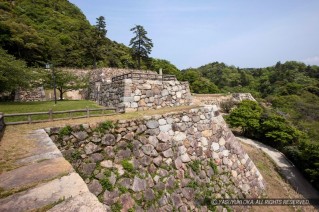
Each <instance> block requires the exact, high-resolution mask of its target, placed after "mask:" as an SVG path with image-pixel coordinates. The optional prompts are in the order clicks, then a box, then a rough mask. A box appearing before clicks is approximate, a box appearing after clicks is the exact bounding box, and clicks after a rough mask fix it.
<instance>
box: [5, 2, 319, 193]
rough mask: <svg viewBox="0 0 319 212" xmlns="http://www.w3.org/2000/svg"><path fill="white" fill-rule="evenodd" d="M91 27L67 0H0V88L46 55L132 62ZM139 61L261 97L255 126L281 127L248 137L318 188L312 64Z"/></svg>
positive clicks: (317, 86)
mask: <svg viewBox="0 0 319 212" xmlns="http://www.w3.org/2000/svg"><path fill="white" fill-rule="evenodd" d="M97 18H98V17H97ZM132 27H133V26H132ZM96 28H97V26H92V25H90V23H89V22H88V20H87V19H86V17H85V16H84V14H83V13H82V12H81V10H80V9H79V8H78V7H76V6H75V5H73V4H71V3H70V2H68V1H67V0H58V1H56V0H15V1H13V0H11V1H3V0H0V57H1V60H0V92H5V91H7V92H11V91H13V90H14V89H16V88H17V87H19V86H21V87H24V86H28V85H30V83H33V84H37V83H39V81H38V80H37V79H39V78H40V77H37V71H36V70H35V69H34V68H36V67H39V68H41V69H43V68H44V64H45V63H47V62H49V63H52V64H54V66H55V67H86V68H90V67H93V66H94V65H95V64H96V65H97V66H98V67H119V68H136V67H137V60H136V59H134V58H133V57H132V52H131V49H130V48H129V47H127V46H125V45H123V44H119V43H117V42H115V41H111V40H110V39H108V38H107V33H106V37H99V36H98V35H97V34H96ZM106 30H107V20H106ZM127 30H128V32H129V29H127ZM154 45H155V46H156V43H155V44H154ZM141 68H142V69H150V70H158V69H159V68H162V69H163V73H165V74H175V75H176V76H177V78H178V79H179V80H187V81H189V83H190V87H191V91H192V92H194V93H222V92H225V93H226V92H250V93H252V94H253V95H254V97H256V98H258V100H259V101H260V102H262V103H264V104H262V105H263V106H264V109H263V110H261V109H258V114H257V115H258V116H256V117H255V118H257V119H258V122H260V123H259V124H260V125H258V127H259V126H266V124H265V123H266V122H265V121H267V117H274V114H275V116H276V118H273V119H271V120H273V121H274V122H271V123H269V122H267V127H270V128H273V129H280V130H281V131H279V132H276V131H271V132H268V131H267V132H265V129H261V128H258V127H256V128H253V129H251V131H252V132H250V133H251V134H250V136H253V137H255V138H258V139H261V140H262V141H263V142H265V143H267V144H270V145H272V146H275V147H276V148H279V149H280V150H282V151H284V152H285V154H287V155H288V156H289V157H290V158H291V159H292V160H293V161H294V162H295V163H296V164H297V165H298V166H299V167H300V168H301V170H303V171H304V173H305V174H306V175H307V176H308V177H309V179H310V180H311V181H312V183H313V184H314V185H315V186H317V187H318V188H319V171H318V170H319V130H318V129H319V67H318V66H307V65H305V64H303V63H299V62H286V63H284V64H282V63H280V62H278V63H277V64H276V65H274V66H271V67H266V68H251V69H241V68H237V67H235V66H227V65H226V64H224V63H218V62H214V63H211V64H207V65H205V66H202V67H199V68H196V69H187V70H183V71H179V70H178V69H177V68H176V67H175V66H174V65H172V64H171V63H170V62H169V61H167V60H160V59H154V58H149V59H148V60H144V61H143V62H142V64H141ZM30 73H32V74H30ZM269 103H271V105H272V107H270V106H269ZM246 107H247V108H249V107H256V108H257V106H253V105H249V104H248V106H247V105H246ZM256 108H255V109H256ZM243 111H245V110H243ZM239 114H240V113H239ZM277 116H280V117H281V118H278V117H277ZM282 118H283V119H282ZM244 120H245V119H244ZM256 126H257V125H256ZM290 127H296V130H299V131H300V132H302V133H299V131H295V129H294V128H290ZM287 129H289V130H287ZM285 130H286V131H285ZM291 130H292V131H293V132H296V137H295V138H294V139H293V140H291V139H290V140H289V141H288V137H289V136H288V137H287V136H286V137H285V135H287V134H289V133H287V132H289V131H291ZM265 133H268V137H267V135H266V134H265ZM269 133H271V134H269ZM269 135H272V136H273V139H270V138H269Z"/></svg>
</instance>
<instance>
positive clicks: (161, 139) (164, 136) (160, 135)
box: [157, 131, 171, 142]
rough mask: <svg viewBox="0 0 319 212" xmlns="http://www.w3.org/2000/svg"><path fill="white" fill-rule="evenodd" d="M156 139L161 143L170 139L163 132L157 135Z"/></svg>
mask: <svg viewBox="0 0 319 212" xmlns="http://www.w3.org/2000/svg"><path fill="white" fill-rule="evenodd" d="M157 138H158V139H159V140H160V141H162V142H167V141H169V140H170V139H171V137H170V135H169V134H168V133H166V132H163V131H162V132H160V133H159V134H158V136H157Z"/></svg>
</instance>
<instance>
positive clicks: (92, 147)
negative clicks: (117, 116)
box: [84, 142, 102, 155]
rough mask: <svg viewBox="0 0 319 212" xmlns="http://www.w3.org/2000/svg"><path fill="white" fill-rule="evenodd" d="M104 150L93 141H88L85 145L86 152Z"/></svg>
mask: <svg viewBox="0 0 319 212" xmlns="http://www.w3.org/2000/svg"><path fill="white" fill-rule="evenodd" d="M100 150H102V148H101V147H99V146H98V145H95V144H93V143H91V142H90V143H88V144H87V145H86V146H85V147H84V151H85V154H87V155H89V154H92V153H94V152H98V151H100Z"/></svg>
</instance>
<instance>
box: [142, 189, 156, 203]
mask: <svg viewBox="0 0 319 212" xmlns="http://www.w3.org/2000/svg"><path fill="white" fill-rule="evenodd" d="M144 199H145V200H146V201H152V200H153V199H155V194H154V191H153V190H152V189H150V188H149V189H147V190H146V191H145V192H144Z"/></svg>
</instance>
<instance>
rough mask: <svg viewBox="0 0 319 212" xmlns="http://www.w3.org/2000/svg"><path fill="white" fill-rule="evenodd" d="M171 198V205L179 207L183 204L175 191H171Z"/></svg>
mask: <svg viewBox="0 0 319 212" xmlns="http://www.w3.org/2000/svg"><path fill="white" fill-rule="evenodd" d="M171 200H172V203H173V206H174V207H175V208H179V207H180V206H182V205H183V202H182V199H181V197H180V196H179V195H178V194H176V193H173V194H172V195H171Z"/></svg>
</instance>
